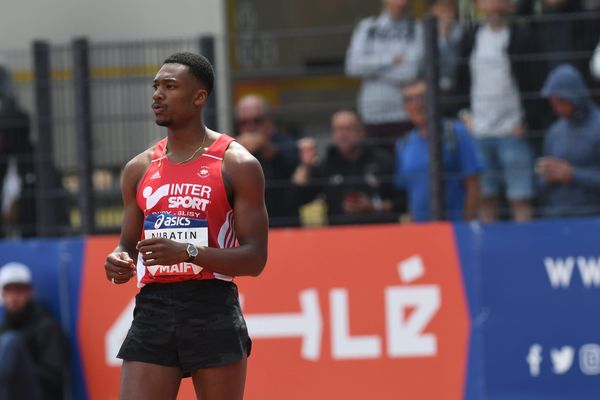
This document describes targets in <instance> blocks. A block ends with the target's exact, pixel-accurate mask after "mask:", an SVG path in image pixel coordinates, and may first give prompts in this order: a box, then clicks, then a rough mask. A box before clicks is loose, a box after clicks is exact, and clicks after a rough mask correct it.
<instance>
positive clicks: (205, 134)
mask: <svg viewBox="0 0 600 400" xmlns="http://www.w3.org/2000/svg"><path fill="white" fill-rule="evenodd" d="M209 132H210V129H207V128H206V127H205V126H204V125H202V126H201V128H200V129H198V128H194V129H187V130H183V129H177V130H172V129H169V133H168V135H167V146H168V147H169V153H171V154H175V155H176V154H182V155H185V154H189V153H190V152H191V151H194V150H196V149H197V148H198V147H199V146H201V145H202V143H204V145H205V146H206V144H208V143H210V133H209Z"/></svg>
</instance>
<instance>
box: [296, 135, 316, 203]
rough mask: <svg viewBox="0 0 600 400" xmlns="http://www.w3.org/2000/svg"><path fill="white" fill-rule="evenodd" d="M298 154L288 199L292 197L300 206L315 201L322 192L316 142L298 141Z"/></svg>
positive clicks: (304, 139) (305, 139)
mask: <svg viewBox="0 0 600 400" xmlns="http://www.w3.org/2000/svg"><path fill="white" fill-rule="evenodd" d="M298 152H299V158H300V163H299V164H298V166H297V167H296V170H295V171H294V173H293V174H292V178H291V179H292V184H293V185H292V189H291V191H292V192H293V194H292V195H291V196H290V197H294V198H295V199H296V201H297V202H298V203H299V204H300V205H302V204H306V203H310V202H311V201H313V200H314V199H316V198H317V197H318V196H319V195H320V194H321V193H322V192H323V190H322V185H321V184H320V182H319V181H320V180H321V178H320V174H319V167H318V165H319V158H318V152H317V142H316V140H315V139H313V138H311V137H305V138H302V139H299V140H298Z"/></svg>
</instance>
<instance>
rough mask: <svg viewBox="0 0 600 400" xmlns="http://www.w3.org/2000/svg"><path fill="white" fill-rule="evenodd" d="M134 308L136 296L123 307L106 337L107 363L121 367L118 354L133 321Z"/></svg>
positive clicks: (105, 353)
mask: <svg viewBox="0 0 600 400" xmlns="http://www.w3.org/2000/svg"><path fill="white" fill-rule="evenodd" d="M134 308H135V298H133V299H131V301H130V302H129V304H127V306H126V307H125V308H124V309H123V311H122V312H121V314H120V315H119V316H118V317H117V319H116V321H115V322H114V323H113V324H112V325H111V327H110V328H109V329H108V332H106V336H105V337H104V349H105V351H104V355H105V360H106V364H107V365H109V366H111V367H120V366H121V364H122V361H121V360H119V359H118V358H117V354H118V353H119V349H120V348H121V344H123V340H125V336H127V331H128V330H129V327H130V326H131V322H132V321H133V309H134Z"/></svg>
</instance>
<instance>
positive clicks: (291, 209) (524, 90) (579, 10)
mask: <svg viewBox="0 0 600 400" xmlns="http://www.w3.org/2000/svg"><path fill="white" fill-rule="evenodd" d="M410 10H411V3H410V1H409V0H383V1H382V11H381V14H379V15H376V16H370V17H367V18H364V19H362V20H361V21H360V22H359V23H358V24H357V25H356V27H355V29H354V32H353V34H352V37H351V40H350V43H349V46H348V49H347V53H346V61H345V70H346V74H347V75H348V76H351V77H355V78H359V79H360V80H361V82H362V85H361V88H360V90H359V93H358V98H357V102H356V110H352V109H340V110H338V111H337V112H335V113H334V114H333V115H332V116H331V120H330V132H331V136H330V138H328V140H325V141H324V140H322V139H323V138H319V137H302V138H299V139H297V140H296V138H293V137H292V136H290V135H288V134H286V133H285V132H283V131H282V130H280V129H278V128H277V125H276V123H275V115H274V113H273V110H272V109H271V107H270V106H269V104H268V102H267V101H266V100H265V99H264V98H262V97H260V96H259V95H256V94H251V95H248V96H244V97H243V98H241V99H240V100H239V101H238V103H237V107H236V120H237V128H238V132H239V133H238V140H239V141H240V143H242V144H243V145H244V146H246V147H247V148H248V149H249V150H250V151H251V152H252V153H253V154H254V155H255V156H256V157H257V158H258V159H259V160H260V162H261V163H262V165H263V168H264V171H265V176H266V178H267V192H266V197H267V206H268V208H269V215H270V219H271V225H272V226H296V225H301V224H307V223H311V221H312V218H315V215H316V217H317V218H316V219H317V221H320V223H324V224H355V223H377V222H398V221H417V222H419V221H430V220H431V219H432V213H431V204H430V196H431V195H430V190H431V187H430V167H431V165H430V164H431V163H430V159H429V157H430V155H429V150H428V146H429V144H428V142H429V138H428V129H430V127H431V126H432V124H431V122H432V121H428V119H427V112H426V93H427V84H426V82H425V79H424V78H425V76H424V68H425V43H424V35H425V32H424V25H423V23H422V22H421V21H420V20H418V19H415V18H413V17H412V16H411V12H410ZM473 10H474V17H473V18H471V19H469V20H459V19H458V17H457V14H458V13H457V5H456V2H455V1H453V0H436V1H434V2H433V3H432V4H431V5H430V6H429V10H428V11H429V12H430V13H431V14H433V15H434V16H435V17H436V18H437V33H438V54H439V78H440V79H439V82H438V85H439V92H440V97H439V99H438V100H439V105H440V109H441V116H440V121H439V125H438V126H440V127H441V131H442V134H441V141H442V151H441V155H440V157H441V163H442V166H443V176H444V178H443V191H444V196H443V197H444V198H443V204H444V213H443V217H444V219H447V220H452V221H459V220H475V219H478V220H481V221H483V222H491V221H496V220H499V219H512V220H515V221H527V220H530V219H532V218H541V217H572V216H588V215H597V214H598V213H599V212H600V112H599V109H598V106H597V105H596V103H595V101H594V94H598V90H597V89H596V88H597V87H599V80H600V43H598V42H599V40H600V12H599V10H600V2H597V1H596V2H594V1H581V2H578V1H571V0H540V1H537V0H521V1H517V2H516V3H515V2H511V1H510V0H476V1H475V3H474V9H473ZM314 206H317V207H316V208H315V207H314ZM315 210H317V211H315Z"/></svg>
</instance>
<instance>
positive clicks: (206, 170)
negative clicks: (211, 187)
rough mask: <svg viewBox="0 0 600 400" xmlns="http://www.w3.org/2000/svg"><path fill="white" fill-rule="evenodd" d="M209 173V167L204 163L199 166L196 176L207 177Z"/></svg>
mask: <svg viewBox="0 0 600 400" xmlns="http://www.w3.org/2000/svg"><path fill="white" fill-rule="evenodd" d="M209 175H210V169H209V168H208V167H207V166H206V165H203V166H202V167H200V170H199V171H198V176H199V177H200V178H208V176H209Z"/></svg>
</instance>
